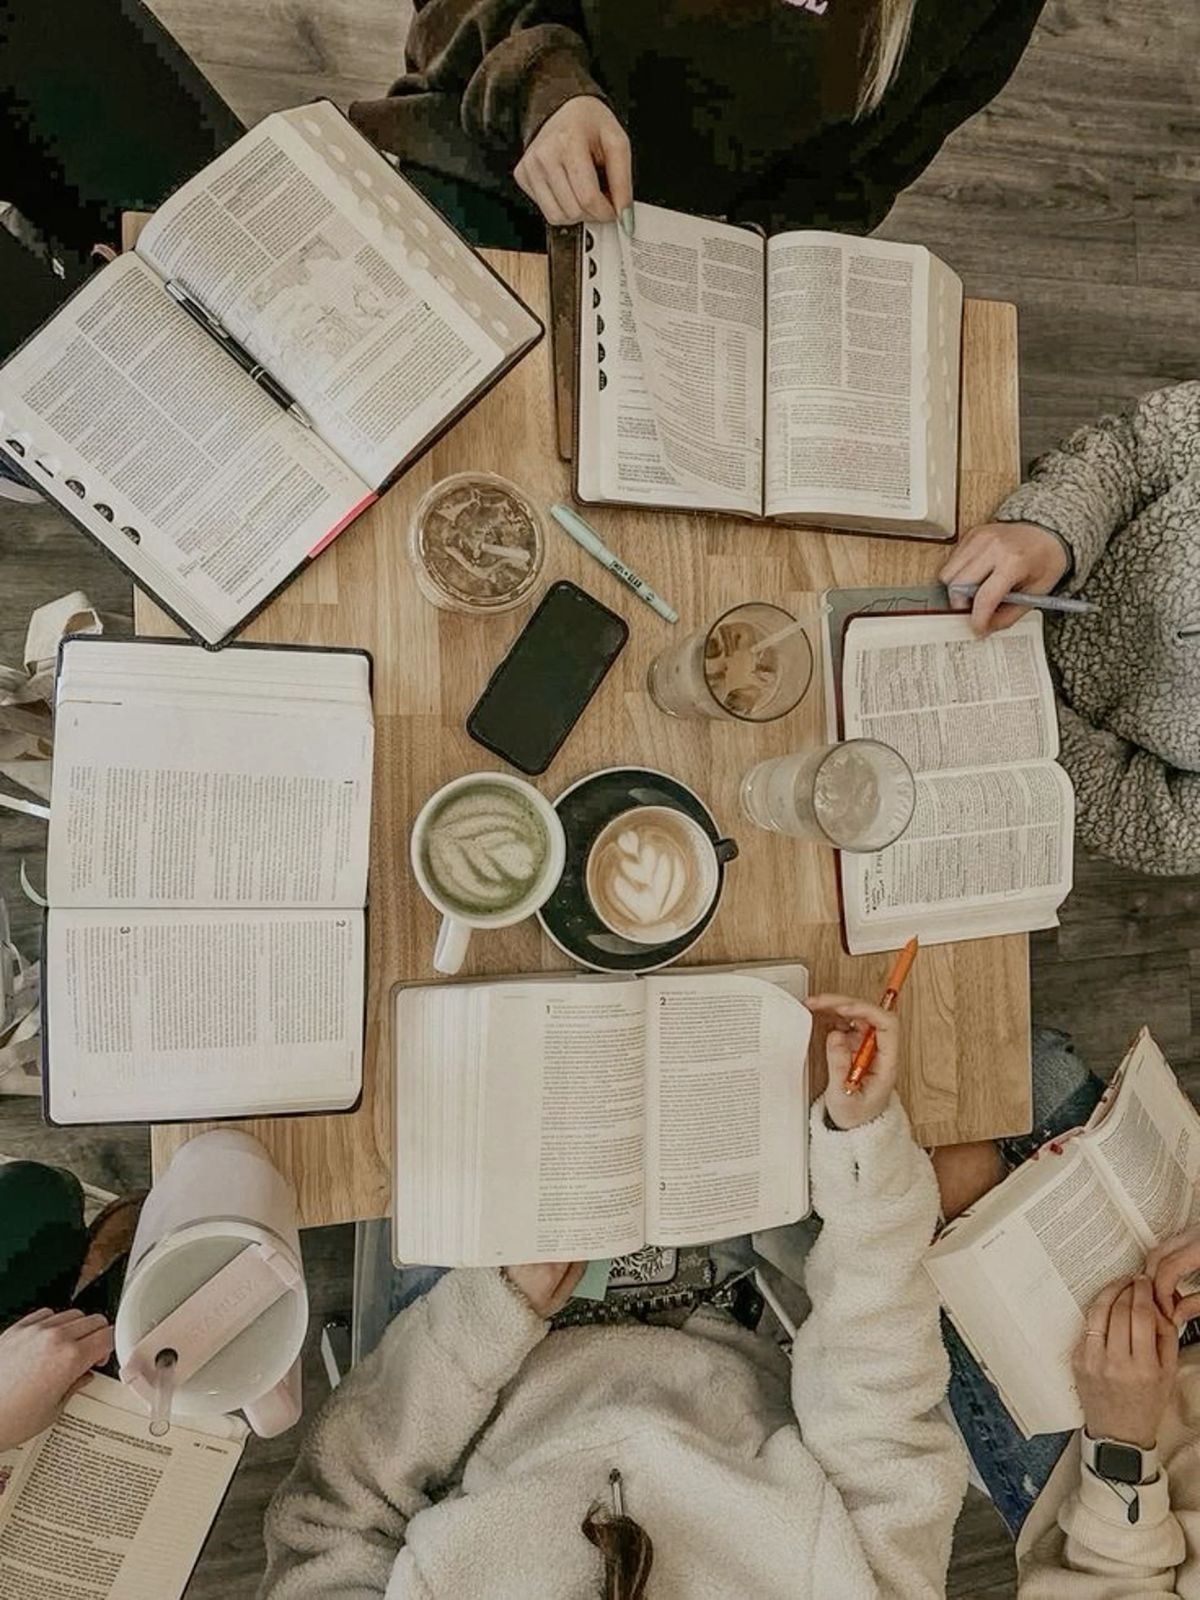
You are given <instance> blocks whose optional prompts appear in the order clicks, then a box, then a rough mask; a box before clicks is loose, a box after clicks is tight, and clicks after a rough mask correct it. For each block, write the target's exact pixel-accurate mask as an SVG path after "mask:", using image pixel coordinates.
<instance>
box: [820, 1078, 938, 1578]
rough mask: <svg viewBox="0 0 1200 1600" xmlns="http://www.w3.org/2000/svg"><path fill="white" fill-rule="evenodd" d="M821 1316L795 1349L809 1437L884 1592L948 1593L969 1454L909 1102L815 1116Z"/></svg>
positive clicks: (929, 1187) (931, 1209)
mask: <svg viewBox="0 0 1200 1600" xmlns="http://www.w3.org/2000/svg"><path fill="white" fill-rule="evenodd" d="M812 1174H813V1200H814V1205H815V1207H816V1210H817V1211H818V1212H819V1213H820V1215H821V1217H822V1219H823V1222H824V1227H823V1228H822V1231H821V1236H820V1239H819V1240H818V1241H817V1244H816V1245H815V1247H814V1249H813V1251H812V1254H811V1255H810V1257H809V1263H808V1274H807V1286H808V1292H809V1296H810V1298H811V1300H812V1312H811V1314H810V1315H809V1318H808V1320H807V1321H806V1322H805V1323H804V1325H803V1326H802V1328H801V1329H800V1332H799V1334H798V1335H797V1338H796V1343H795V1348H794V1351H793V1357H792V1360H793V1378H792V1394H793V1399H794V1403H795V1408H796V1417H797V1420H798V1422H799V1424H800V1433H801V1437H802V1438H803V1440H804V1443H805V1445H806V1446H807V1447H808V1449H809V1450H810V1451H811V1452H812V1454H813V1455H814V1456H816V1458H817V1460H818V1461H819V1462H820V1464H821V1466H822V1468H823V1469H824V1471H825V1474H826V1476H827V1478H828V1479H829V1481H830V1483H831V1485H832V1486H833V1488H834V1489H835V1490H836V1491H837V1492H838V1494H839V1495H840V1496H841V1498H842V1501H843V1504H844V1505H845V1507H846V1510H847V1512H848V1513H849V1516H850V1519H851V1521H852V1523H853V1525H854V1528H855V1531H856V1533H857V1535H858V1538H859V1540H860V1542H861V1545H862V1549H863V1552H864V1554H865V1556H866V1558H867V1561H868V1562H869V1564H870V1567H871V1570H872V1572H873V1573H874V1575H875V1580H876V1583H877V1584H878V1594H879V1595H880V1596H881V1600H899V1597H901V1596H903V1597H904V1600H926V1597H928V1600H934V1597H936V1596H941V1595H943V1594H944V1593H945V1583H946V1569H947V1566H948V1563H949V1559H950V1540H951V1534H952V1532H953V1529H954V1521H955V1518H956V1516H957V1514H958V1510H959V1507H960V1506H961V1504H962V1499H963V1495H964V1494H965V1492H966V1486H967V1468H966V1455H965V1451H964V1450H963V1447H962V1444H961V1442H960V1441H959V1440H958V1439H957V1438H956V1436H955V1434H954V1432H953V1430H952V1429H951V1428H950V1427H949V1425H948V1424H947V1423H946V1422H945V1421H944V1420H943V1418H942V1417H941V1415H940V1414H939V1413H938V1410H937V1407H938V1405H939V1402H940V1401H941V1400H942V1398H943V1396H944V1395H945V1392H946V1386H947V1382H948V1379H949V1363H948V1361H947V1357H946V1352H945V1349H944V1347H943V1345H942V1339H941V1330H940V1322H939V1316H938V1303H937V1297H936V1295H935V1293H934V1288H933V1284H932V1282H931V1280H930V1278H929V1277H928V1275H927V1274H926V1272H925V1270H924V1268H923V1266H922V1265H921V1258H922V1256H923V1254H924V1252H925V1250H926V1249H927V1248H928V1245H929V1241H930V1239H931V1238H932V1236H933V1231H934V1228H935V1226H936V1223H937V1214H938V1194H937V1184H936V1181H935V1179H934V1174H933V1168H932V1167H931V1165H930V1163H929V1159H928V1157H927V1156H926V1155H925V1154H924V1152H923V1151H921V1150H920V1149H918V1148H917V1146H916V1144H915V1143H914V1142H913V1138H912V1133H911V1131H910V1129H909V1124H908V1118H907V1117H906V1115H905V1113H904V1110H903V1108H902V1107H901V1105H900V1102H899V1101H898V1100H897V1099H895V1098H893V1100H892V1103H891V1105H890V1106H889V1108H888V1110H887V1111H886V1112H885V1113H884V1114H883V1115H882V1116H881V1117H878V1118H876V1120H875V1121H874V1122H871V1123H868V1124H867V1125H866V1126H865V1127H863V1128H858V1129H855V1130H853V1131H851V1132H847V1133H841V1132H836V1131H834V1130H832V1129H830V1128H829V1127H828V1126H827V1125H826V1123H825V1120H824V1113H823V1106H822V1103H821V1102H820V1101H818V1103H817V1105H816V1106H815V1107H814V1108H813V1119H812Z"/></svg>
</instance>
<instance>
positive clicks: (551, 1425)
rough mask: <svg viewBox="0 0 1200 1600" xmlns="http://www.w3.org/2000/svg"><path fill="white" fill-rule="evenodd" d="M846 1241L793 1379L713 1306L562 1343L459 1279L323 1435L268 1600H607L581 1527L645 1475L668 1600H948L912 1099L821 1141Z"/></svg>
mask: <svg viewBox="0 0 1200 1600" xmlns="http://www.w3.org/2000/svg"><path fill="white" fill-rule="evenodd" d="M812 1129H813V1131H812V1174H813V1186H814V1201H815V1204H816V1207H817V1210H818V1211H819V1212H820V1214H821V1215H822V1217H823V1218H824V1219H825V1227H824V1230H823V1231H822V1234H821V1237H820V1240H819V1242H818V1243H817V1245H816V1247H815V1248H814V1250H813V1252H812V1255H811V1257H810V1262H809V1272H808V1289H809V1293H810V1296H811V1298H812V1303H813V1310H812V1314H811V1316H810V1317H809V1319H808V1321H807V1322H806V1323H805V1324H804V1326H803V1328H802V1329H801V1331H800V1335H799V1337H798V1339H797V1341H796V1347H795V1353H794V1357H793V1362H792V1368H791V1372H790V1382H789V1372H788V1367H787V1363H786V1362H785V1361H784V1360H783V1358H782V1357H781V1356H780V1355H779V1352H778V1351H777V1350H775V1349H774V1347H773V1346H771V1345H770V1344H769V1343H768V1342H767V1341H765V1340H762V1339H758V1338H756V1337H755V1336H754V1335H752V1334H749V1333H747V1332H746V1331H745V1330H744V1329H741V1328H739V1327H737V1326H736V1324H734V1323H732V1322H731V1321H729V1320H728V1319H727V1318H725V1317H723V1316H722V1315H720V1314H718V1313H715V1312H711V1311H702V1312H698V1313H697V1314H696V1315H694V1316H693V1317H692V1318H691V1319H690V1320H689V1322H688V1323H687V1325H686V1327H685V1328H683V1329H682V1330H675V1329H672V1328H653V1327H641V1326H637V1327H626V1326H623V1327H606V1328H582V1329H575V1330H569V1331H562V1332H556V1333H554V1334H553V1335H552V1336H551V1337H549V1338H548V1337H547V1324H546V1323H544V1322H543V1321H542V1320H541V1319H540V1318H539V1317H537V1316H536V1315H535V1314H534V1312H533V1311H532V1310H531V1309H530V1307H529V1306H528V1304H527V1303H526V1302H525V1301H524V1299H523V1298H522V1297H520V1296H519V1295H518V1294H517V1293H516V1291H515V1290H513V1289H512V1288H510V1287H509V1285H508V1283H507V1281H506V1280H505V1279H503V1278H502V1277H501V1275H500V1274H499V1273H498V1272H491V1271H476V1272H467V1271H458V1272H453V1273H451V1274H449V1275H448V1276H447V1277H446V1278H444V1279H442V1280H441V1282H440V1283H438V1284H437V1286H436V1287H435V1288H434V1289H433V1290H432V1291H431V1293H430V1294H429V1295H428V1296H426V1297H425V1298H424V1299H423V1300H421V1301H419V1302H418V1303H417V1304H416V1305H414V1306H412V1307H410V1308H409V1309H408V1310H406V1311H405V1312H403V1313H402V1314H401V1315H400V1316H399V1317H397V1319H396V1321H395V1322H394V1323H393V1325H392V1327H391V1328H390V1329H389V1330H388V1332H387V1334H386V1336H385V1337H384V1340H383V1342H382V1344H381V1345H380V1348H379V1350H378V1351H377V1352H376V1353H375V1354H374V1355H373V1356H371V1357H370V1358H369V1359H368V1360H367V1361H365V1362H363V1364H362V1365H361V1366H360V1367H359V1368H358V1369H357V1370H356V1371H355V1372H353V1373H352V1374H351V1375H350V1377H349V1378H348V1379H347V1380H346V1381H345V1383H343V1384H342V1386H341V1387H340V1388H339V1389H338V1390H337V1391H336V1393H335V1394H334V1395H333V1397H332V1398H331V1399H330V1400H329V1402H328V1403H327V1405H326V1406H325V1409H324V1410H323V1412H322V1413H321V1415H320V1416H319V1417H318V1419H317V1421H316V1423H315V1424H314V1426H313V1428H312V1430H311V1433H310V1435H309V1438H308V1440H307V1442H306V1444H305V1447H304V1449H303V1451H302V1453H301V1456H300V1459H299V1461H298V1462H297V1464H296V1467H295V1468H294V1470H293V1472H292V1474H291V1476H290V1477H289V1478H288V1480H287V1482H286V1483H285V1484H284V1485H283V1486H282V1488H281V1489H280V1491H279V1493H278V1494H277V1495H276V1498H275V1501H274V1503H273V1504H272V1507H271V1510H270V1512H269V1513H268V1517H267V1529H266V1532H267V1548H268V1554H269V1567H268V1572H267V1576H266V1578H265V1579H264V1582H263V1586H262V1589H261V1591H260V1595H261V1597H263V1600H310V1597H312V1600H316V1597H318V1596H319V1597H320V1600H334V1597H336V1600H367V1597H368V1596H382V1595H386V1596H387V1600H410V1597H418V1596H419V1597H421V1600H427V1597H432V1596H439V1597H442V1596H445V1597H453V1600H542V1597H547V1600H550V1597H553V1600H596V1597H597V1596H599V1594H600V1592H601V1580H602V1575H603V1568H602V1563H601V1558H600V1556H599V1554H598V1552H597V1551H596V1550H595V1549H594V1548H593V1547H592V1546H591V1545H590V1544H589V1543H588V1542H587V1540H586V1539H585V1538H584V1536H583V1534H582V1533H581V1531H580V1523H581V1522H582V1521H583V1518H584V1516H585V1515H586V1513H587V1510H588V1507H589V1505H590V1504H591V1503H592V1502H593V1501H594V1500H596V1499H603V1500H604V1501H605V1502H606V1503H607V1498H608V1486H607V1480H608V1474H609V1470H610V1468H612V1467H619V1468H620V1470H621V1473H622V1476H623V1478H624V1484H625V1506H626V1510H627V1511H628V1513H629V1514H630V1515H631V1516H633V1517H635V1518H636V1519H637V1520H638V1521H639V1522H640V1523H641V1524H642V1526H643V1527H644V1528H645V1529H646V1531H647V1532H648V1533H649V1534H650V1536H651V1538H652V1539H653V1541H654V1569H653V1572H652V1574H651V1578H650V1584H649V1589H648V1596H649V1597H650V1600H717V1597H720V1600H733V1597H735V1596H736V1597H737V1600H747V1597H749V1596H753V1597H754V1600H785V1597H786V1600H867V1597H871V1600H876V1597H882V1596H888V1597H900V1596H904V1597H906V1600H907V1597H912V1600H916V1597H926V1596H927V1597H930V1600H932V1597H934V1596H939V1595H941V1594H943V1593H944V1585H945V1575H946V1567H947V1562H948V1559H949V1553H950V1537H951V1531H952V1528H953V1525H954V1519H955V1516H956V1514H957V1511H958V1508H959V1504H960V1502H961V1500H962V1496H963V1493H964V1490H965V1487H966V1469H965V1458H964V1456H963V1453H962V1450H961V1446H960V1445H959V1444H958V1442H957V1440H956V1439H955V1438H954V1436H953V1435H952V1433H951V1431H950V1429H949V1428H948V1427H947V1426H946V1424H945V1423H944V1422H943V1421H942V1420H941V1418H940V1417H939V1415H938V1414H937V1411H936V1409H935V1408H936V1407H937V1405H938V1402H939V1400H940V1399H941V1397H942V1394H943V1392H944V1390H945V1387H946V1379H947V1363H946V1357H945V1355H944V1353H943V1349H942V1342H941V1338H940V1335H939V1332H938V1311H937V1303H936V1300H935V1297H934V1293H933V1289H932V1286H931V1283H930V1281H929V1279H928V1277H927V1275H926V1274H925V1273H924V1271H923V1270H922V1268H921V1255H922V1252H923V1251H924V1250H925V1248H926V1246H927V1245H928V1243H929V1239H930V1236H931V1234H932V1232H933V1228H934V1224H935V1221H936V1216H937V1190H936V1186H935V1183H934V1178H933V1172H932V1169H931V1167H930V1165H929V1162H928V1160H927V1158H926V1157H925V1156H924V1155H923V1154H922V1152H921V1151H920V1150H919V1149H918V1148H917V1147H916V1145H915V1144H914V1143H913V1141H912V1137H911V1134H910V1132H909V1127H908V1122H907V1119H906V1118H905V1115H904V1112H903V1110H902V1109H901V1107H900V1105H899V1103H898V1102H895V1101H894V1102H893V1104H892V1105H891V1107H890V1109H889V1110H888V1111H887V1112H886V1113H885V1115H883V1116H882V1117H880V1118H878V1119H877V1120H876V1121H875V1122H873V1123H870V1124H869V1125H868V1126H867V1127H865V1128H861V1129H858V1130H856V1131H854V1132H851V1133H837V1132H834V1131H832V1130H831V1129H829V1128H827V1127H826V1126H825V1125H824V1122H823V1119H822V1116H821V1113H820V1107H819V1106H818V1107H817V1108H816V1111H815V1113H814V1117H813V1124H812Z"/></svg>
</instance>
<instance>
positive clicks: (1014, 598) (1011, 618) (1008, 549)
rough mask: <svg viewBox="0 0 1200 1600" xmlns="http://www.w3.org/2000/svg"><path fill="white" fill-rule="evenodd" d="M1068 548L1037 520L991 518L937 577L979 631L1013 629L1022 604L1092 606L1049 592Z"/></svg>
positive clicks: (1072, 608)
mask: <svg viewBox="0 0 1200 1600" xmlns="http://www.w3.org/2000/svg"><path fill="white" fill-rule="evenodd" d="M1070 564H1071V557H1070V551H1069V550H1068V548H1067V546H1066V545H1065V544H1064V543H1063V541H1062V540H1061V539H1060V538H1059V537H1058V535H1057V534H1055V533H1051V532H1050V530H1049V529H1048V528H1041V527H1039V526H1038V525H1037V523H1035V522H990V523H987V524H985V525H984V526H983V527H981V528H974V529H972V531H971V532H970V533H969V534H967V536H966V538H965V539H964V540H963V541H962V543H961V544H960V545H959V546H958V548H957V549H956V550H955V552H954V554H953V555H952V556H951V557H950V558H949V560H948V561H946V563H945V564H944V565H943V567H942V570H941V571H940V572H939V573H938V578H939V579H940V581H941V582H942V583H944V584H945V586H946V589H947V591H948V592H949V598H950V605H951V607H952V608H953V609H954V610H956V611H966V610H968V609H969V610H970V612H971V626H972V627H973V628H974V629H975V631H976V633H981V634H982V633H992V632H995V631H996V630H997V629H1000V628H1010V627H1011V626H1012V625H1013V623H1014V622H1016V621H1017V620H1018V619H1019V618H1020V617H1022V616H1024V614H1025V610H1024V608H1025V607H1027V606H1036V607H1037V608H1038V609H1048V610H1055V611H1059V610H1070V611H1075V610H1080V611H1090V610H1093V609H1094V607H1092V606H1091V605H1090V604H1089V603H1088V602H1087V601H1086V600H1076V599H1065V598H1064V597H1063V596H1061V595H1054V594H1051V593H1050V591H1051V590H1052V589H1053V588H1055V586H1056V585H1057V584H1059V583H1061V582H1062V580H1063V578H1064V577H1065V576H1066V574H1067V570H1068V568H1069V567H1070Z"/></svg>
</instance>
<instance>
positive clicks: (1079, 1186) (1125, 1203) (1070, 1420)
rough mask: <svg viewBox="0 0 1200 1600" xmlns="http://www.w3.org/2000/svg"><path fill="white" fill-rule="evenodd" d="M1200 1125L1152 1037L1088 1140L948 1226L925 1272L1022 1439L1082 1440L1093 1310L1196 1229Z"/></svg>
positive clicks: (1059, 1148)
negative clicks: (1078, 1371) (1085, 1358)
mask: <svg viewBox="0 0 1200 1600" xmlns="http://www.w3.org/2000/svg"><path fill="white" fill-rule="evenodd" d="M1198 1180H1200V1116H1198V1115H1197V1113H1196V1109H1195V1107H1194V1106H1193V1105H1192V1104H1191V1102H1190V1101H1189V1100H1188V1098H1187V1096H1186V1095H1185V1094H1184V1093H1183V1091H1182V1089H1181V1088H1180V1087H1179V1084H1178V1082H1177V1081H1176V1078H1175V1074H1174V1073H1173V1072H1172V1071H1171V1069H1170V1067H1169V1066H1168V1065H1167V1063H1166V1061H1165V1059H1164V1058H1163V1054H1162V1051H1161V1050H1160V1049H1159V1047H1158V1046H1157V1044H1155V1042H1154V1040H1153V1039H1152V1038H1151V1036H1150V1033H1149V1031H1148V1030H1147V1029H1145V1028H1143V1029H1142V1031H1141V1033H1140V1034H1139V1035H1138V1037H1137V1039H1136V1040H1135V1041H1134V1043H1133V1046H1132V1048H1131V1049H1130V1051H1129V1053H1128V1054H1127V1055H1126V1057H1125V1059H1124V1061H1123V1062H1122V1063H1121V1065H1120V1067H1119V1068H1118V1070H1117V1072H1116V1074H1115V1076H1114V1077H1113V1080H1112V1083H1111V1084H1110V1086H1109V1089H1108V1093H1107V1094H1106V1095H1105V1097H1104V1099H1103V1100H1102V1101H1101V1103H1100V1105H1099V1106H1098V1107H1097V1109H1096V1111H1095V1113H1094V1114H1093V1116H1092V1117H1091V1119H1090V1120H1089V1122H1088V1123H1087V1125H1086V1127H1085V1128H1083V1129H1082V1130H1078V1131H1076V1132H1075V1133H1074V1134H1072V1135H1068V1136H1064V1137H1062V1138H1060V1139H1056V1140H1054V1141H1053V1142H1052V1143H1051V1144H1050V1145H1049V1146H1048V1147H1046V1148H1044V1149H1043V1150H1042V1152H1041V1154H1040V1156H1039V1158H1038V1160H1037V1161H1030V1162H1026V1163H1025V1165H1024V1166H1022V1167H1019V1168H1018V1169H1017V1171H1016V1172H1014V1173H1013V1174H1012V1175H1011V1176H1010V1177H1008V1178H1007V1179H1005V1181H1004V1182H1003V1183H1002V1184H1001V1185H1000V1186H999V1188H997V1189H993V1190H992V1191H991V1193H990V1194H987V1195H985V1196H984V1197H983V1199H982V1200H980V1201H979V1202H978V1204H977V1205H975V1206H973V1207H972V1208H971V1209H970V1210H969V1211H966V1212H964V1213H963V1215H962V1216H961V1217H958V1218H956V1219H955V1221H953V1222H951V1223H949V1224H948V1225H947V1226H946V1228H945V1229H944V1230H943V1232H942V1234H941V1237H940V1238H939V1239H938V1241H937V1242H936V1244H934V1245H933V1246H932V1247H931V1248H930V1250H929V1253H928V1255H927V1256H926V1258H925V1265H926V1269H927V1271H928V1272H929V1275H930V1277H931V1278H932V1279H933V1281H934V1283H935V1284H936V1286H937V1290H938V1293H939V1294H940V1295H941V1298H942V1302H943V1304H944V1305H945V1307H946V1310H947V1312H948V1313H949V1315H950V1318H951V1320H952V1321H953V1323H954V1326H955V1327H956V1328H957V1329H958V1331H959V1333H960V1334H961V1335H962V1337H963V1339H964V1341H965V1342H966V1344H967V1345H968V1347H969V1348H970V1349H971V1351H972V1352H973V1354H974V1355H975V1358H976V1360H977V1361H978V1362H979V1363H980V1365H981V1366H982V1367H983V1368H984V1369H985V1371H986V1372H987V1374H988V1376H989V1378H990V1379H991V1380H992V1382H993V1383H994V1384H995V1386H996V1388H997V1389H998V1391H999V1393H1000V1397H1001V1399H1002V1400H1003V1401H1004V1404H1005V1406H1006V1407H1007V1408H1008V1410H1009V1412H1010V1413H1011V1415H1012V1417H1013V1420H1014V1421H1015V1422H1016V1423H1017V1425H1018V1426H1019V1427H1020V1428H1021V1430H1022V1432H1023V1433H1024V1434H1025V1435H1026V1437H1032V1436H1033V1435H1035V1434H1039V1433H1057V1432H1060V1431H1062V1430H1065V1429H1068V1428H1077V1427H1079V1426H1080V1425H1081V1424H1082V1422H1083V1411H1082V1408H1081V1406H1080V1402H1079V1393H1078V1390H1077V1388H1076V1384H1075V1377H1074V1373H1073V1371H1072V1365H1071V1363H1072V1356H1073V1354H1074V1351H1075V1348H1076V1346H1077V1344H1078V1343H1079V1340H1080V1339H1081V1338H1082V1336H1083V1330H1084V1326H1085V1317H1086V1314H1087V1310H1088V1307H1089V1306H1090V1305H1091V1304H1092V1302H1093V1300H1095V1298H1096V1296H1097V1295H1098V1294H1099V1293H1100V1291H1101V1290H1102V1289H1104V1288H1105V1287H1107V1285H1108V1284H1110V1283H1113V1282H1115V1280H1116V1279H1118V1278H1121V1277H1124V1276H1125V1275H1127V1274H1129V1273H1136V1272H1139V1271H1140V1270H1141V1268H1142V1264H1143V1262H1144V1261H1145V1258H1146V1255H1147V1253H1148V1252H1149V1251H1150V1250H1151V1249H1153V1247H1154V1246H1155V1245H1157V1244H1161V1243H1162V1242H1163V1241H1164V1240H1165V1239H1169V1238H1171V1237H1172V1236H1173V1235H1174V1234H1176V1233H1180V1232H1182V1231H1184V1230H1185V1229H1187V1228H1194V1227H1195V1226H1196V1225H1197V1223H1200V1187H1198Z"/></svg>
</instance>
